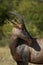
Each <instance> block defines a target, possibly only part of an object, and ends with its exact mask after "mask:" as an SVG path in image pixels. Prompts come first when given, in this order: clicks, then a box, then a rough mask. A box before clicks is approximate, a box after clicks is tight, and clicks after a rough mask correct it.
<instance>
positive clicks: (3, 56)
mask: <svg viewBox="0 0 43 65" xmlns="http://www.w3.org/2000/svg"><path fill="white" fill-rule="evenodd" d="M15 64H16V62H15V61H14V60H13V58H12V56H11V54H10V50H9V48H8V47H1V48H0V65H15Z"/></svg>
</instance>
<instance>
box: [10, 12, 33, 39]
mask: <svg viewBox="0 0 43 65" xmlns="http://www.w3.org/2000/svg"><path fill="white" fill-rule="evenodd" d="M10 14H12V15H15V16H16V17H17V18H18V19H19V20H20V23H21V24H22V25H23V27H24V30H25V31H26V34H27V37H28V38H29V37H30V38H31V39H33V38H32V36H31V35H30V33H29V32H28V31H27V29H26V27H25V24H24V20H23V18H22V17H21V16H20V15H19V14H18V13H16V12H10Z"/></svg>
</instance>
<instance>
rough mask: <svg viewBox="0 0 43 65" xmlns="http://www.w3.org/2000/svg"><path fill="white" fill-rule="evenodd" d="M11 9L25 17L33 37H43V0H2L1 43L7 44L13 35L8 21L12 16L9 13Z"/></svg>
mask: <svg viewBox="0 0 43 65" xmlns="http://www.w3.org/2000/svg"><path fill="white" fill-rule="evenodd" d="M9 11H16V12H18V13H19V14H20V15H21V16H22V17H23V19H24V21H25V25H26V27H27V29H28V31H29V32H30V34H31V35H32V36H33V37H37V38H42V37H43V2H42V1H41V0H0V45H1V44H2V45H4V43H6V44H7V43H8V40H9V38H10V35H11V30H12V26H11V25H10V24H9V23H7V22H8V19H9V18H10V17H11V16H10V15H9V14H8V12H9ZM11 18H12V17H11ZM3 40H4V41H3ZM3 42H4V43H3Z"/></svg>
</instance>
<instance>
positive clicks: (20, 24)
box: [10, 12, 32, 43]
mask: <svg viewBox="0 0 43 65" xmlns="http://www.w3.org/2000/svg"><path fill="white" fill-rule="evenodd" d="M10 13H11V14H13V15H16V16H17V17H18V18H19V20H20V23H18V22H17V20H16V19H15V21H11V22H12V23H13V25H14V27H15V28H18V29H20V30H22V31H23V32H24V33H23V34H24V35H25V38H26V40H27V41H28V43H32V37H31V35H30V33H29V32H28V31H27V29H26V27H25V24H24V20H23V19H22V17H21V16H20V15H19V14H17V13H16V12H10ZM21 37H22V36H21ZM22 38H23V37H22ZM25 38H24V39H25Z"/></svg>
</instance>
